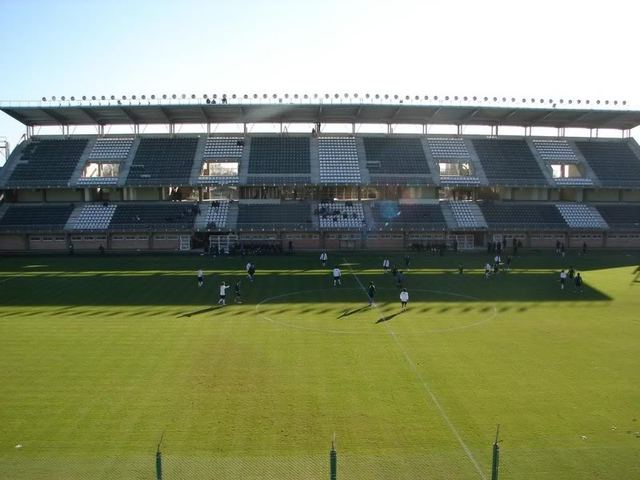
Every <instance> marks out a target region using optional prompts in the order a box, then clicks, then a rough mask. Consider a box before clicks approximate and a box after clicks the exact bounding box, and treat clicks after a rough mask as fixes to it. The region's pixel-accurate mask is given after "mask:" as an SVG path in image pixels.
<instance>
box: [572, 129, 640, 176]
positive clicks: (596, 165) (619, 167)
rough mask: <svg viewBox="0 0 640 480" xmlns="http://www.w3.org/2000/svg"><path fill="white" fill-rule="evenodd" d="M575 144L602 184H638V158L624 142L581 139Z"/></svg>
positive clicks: (639, 172) (639, 171) (639, 170)
mask: <svg viewBox="0 0 640 480" xmlns="http://www.w3.org/2000/svg"><path fill="white" fill-rule="evenodd" d="M576 145H577V147H578V149H579V150H580V153H582V155H583V156H584V158H585V159H586V160H587V162H588V163H589V165H590V166H591V168H592V169H593V171H594V173H595V174H596V176H597V177H598V179H599V180H600V183H601V184H602V186H606V187H617V186H637V185H640V159H638V157H637V156H636V154H635V153H634V152H633V150H631V148H630V147H629V145H628V144H627V143H626V142H623V141H620V140H611V141H601V140H600V141H591V142H589V141H581V142H576Z"/></svg>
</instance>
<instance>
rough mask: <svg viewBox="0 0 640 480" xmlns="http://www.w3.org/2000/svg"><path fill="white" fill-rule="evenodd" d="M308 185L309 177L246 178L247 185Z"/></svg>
mask: <svg viewBox="0 0 640 480" xmlns="http://www.w3.org/2000/svg"><path fill="white" fill-rule="evenodd" d="M310 183H311V177H310V176H306V177H301V176H299V175H280V176H279V177H270V176H266V175H263V176H259V177H258V176H249V177H247V185H309V184H310Z"/></svg>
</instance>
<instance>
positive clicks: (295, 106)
mask: <svg viewBox="0 0 640 480" xmlns="http://www.w3.org/2000/svg"><path fill="white" fill-rule="evenodd" d="M51 103H52V102H49V104H47V102H43V103H42V104H40V105H31V104H30V105H28V106H25V105H19V104H18V105H10V104H5V105H0V111H3V112H4V113H6V114H7V115H9V116H11V117H13V118H15V119H16V120H18V121H19V122H21V123H23V124H25V125H27V126H55V125H131V124H168V123H318V122H319V123H379V124H386V123H392V124H418V125H420V124H430V125H504V126H521V127H522V126H524V127H529V126H531V127H554V128H612V129H620V130H626V129H632V128H635V127H637V126H639V125H640V111H637V110H623V109H600V108H594V109H586V108H582V109H578V108H574V109H564V108H555V107H551V106H549V107H542V106H540V107H526V108H525V107H516V106H511V107H504V106H473V105H462V106H461V105H415V104H414V105H412V104H399V105H398V104H395V105H393V104H374V103H315V104H309V103H307V104H303V103H273V104H265V103H263V104H256V103H228V104H220V103H218V104H207V103H204V102H197V103H188V104H159V103H152V104H134V103H132V102H126V103H122V104H111V105H107V104H99V105H90V104H80V103H79V104H69V105H57V104H55V105H51Z"/></svg>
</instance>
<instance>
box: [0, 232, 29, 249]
mask: <svg viewBox="0 0 640 480" xmlns="http://www.w3.org/2000/svg"><path fill="white" fill-rule="evenodd" d="M26 248H27V246H26V238H25V235H0V250H4V251H14V250H25V249H26Z"/></svg>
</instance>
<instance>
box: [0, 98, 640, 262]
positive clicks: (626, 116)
mask: <svg viewBox="0 0 640 480" xmlns="http://www.w3.org/2000/svg"><path fill="white" fill-rule="evenodd" d="M0 110H1V111H3V112H4V113H6V114H7V115H9V116H11V117H13V118H14V119H16V120H17V121H19V122H21V123H22V124H24V125H25V127H26V130H27V134H26V136H25V137H24V140H23V141H22V142H21V143H20V144H19V145H17V146H16V147H15V149H14V150H13V151H12V152H11V153H10V155H9V156H8V159H7V161H6V163H5V165H4V167H3V168H2V169H0V189H1V190H2V192H3V202H2V204H1V206H0V251H5V252H10V251H55V250H66V249H68V248H70V246H72V247H73V248H74V249H76V250H86V251H92V250H93V251H97V250H98V249H100V250H102V249H105V250H109V251H131V250H136V251H137V250H141V251H144V250H149V251H175V250H180V251H190V250H209V249H211V248H215V249H218V250H219V249H222V250H226V251H228V250H229V249H232V248H233V247H234V246H236V245H242V244H249V243H250V244H252V245H255V244H264V245H269V246H271V247H277V248H287V246H292V247H293V248H295V249H297V250H319V249H366V248H375V249H396V250H400V249H406V248H422V247H425V246H428V245H430V244H431V245H432V244H438V245H452V244H453V243H454V242H455V244H456V246H457V247H458V248H461V249H479V248H485V246H486V245H487V243H489V242H494V241H503V240H506V241H509V242H512V241H518V242H521V244H522V245H523V246H524V247H532V248H545V247H553V246H555V245H556V244H557V242H562V243H563V244H565V245H566V246H567V247H568V248H582V247H583V246H585V245H586V246H588V247H589V248H607V247H611V248H628V247H640V147H639V146H638V144H637V142H636V141H635V140H634V139H633V138H632V137H631V135H630V130H631V129H633V128H635V127H637V126H638V125H640V111H633V110H627V109H619V108H616V109H613V108H612V109H608V108H590V107H587V106H585V107H584V108H557V107H556V106H555V105H553V106H517V107H514V106H511V107H504V106H493V105H481V106H478V105H453V104H452V105H444V104H438V105H435V104H413V103H411V102H406V103H397V104H394V105H387V104H377V103H373V102H372V103H365V102H351V103H348V102H345V103H341V102H328V103H327V102H325V103H322V102H318V103H282V102H278V103H272V104H269V103H252V102H246V101H240V100H238V101H235V100H234V99H232V98H229V99H228V101H227V100H226V97H225V102H220V103H215V102H212V101H211V99H205V98H202V99H200V100H195V101H191V102H182V103H167V104H161V103H160V102H154V103H152V102H144V103H143V102H140V103H138V104H135V103H133V102H127V104H126V105H123V104H122V103H121V102H115V101H114V102H106V103H105V102H100V101H98V102H93V104H92V102H74V103H71V102H67V103H65V104H60V103H53V102H46V101H43V102H41V103H39V104H24V105H22V104H17V105H3V106H0ZM191 124H199V125H203V126H205V128H206V133H176V132H177V131H178V130H180V129H179V128H176V126H181V125H191ZM255 124H280V125H281V126H282V125H290V124H301V125H302V124H304V125H307V124H308V125H311V126H313V128H309V131H308V133H300V132H297V133H293V132H288V131H286V130H283V129H282V128H281V131H280V132H276V133H252V130H251V128H250V127H249V126H250V125H255ZM335 124H340V125H345V124H346V125H350V126H351V127H352V128H351V132H350V133H337V132H336V130H335V129H333V128H332V126H333V125H335ZM371 124H375V125H378V126H381V127H382V128H383V129H385V131H383V132H382V133H364V132H362V133H361V132H360V129H359V127H357V126H359V125H371ZM143 125H154V126H166V127H167V131H168V133H166V134H159V133H153V134H151V133H150V134H144V133H141V130H142V129H141V128H140V127H141V126H143ZM231 125H234V126H238V125H239V126H241V131H242V133H238V132H237V130H234V129H231V128H230V129H228V130H227V131H228V133H220V132H224V131H225V126H231ZM395 125H411V126H415V127H418V128H419V129H420V133H395V132H394V128H393V126H395ZM111 126H131V127H132V128H131V131H132V132H133V133H129V134H108V133H106V132H107V131H108V130H109V127H111ZM212 126H215V128H212ZM434 126H450V127H452V128H454V129H455V133H430V129H431V128H432V127H434ZM40 127H47V128H49V129H51V128H52V127H56V128H58V129H59V131H60V132H61V133H59V134H47V135H36V134H35V133H36V131H37V129H38V128H40ZM70 127H73V128H75V127H92V128H94V129H95V131H96V132H97V133H94V134H74V133H71V128H70ZM466 127H474V129H475V130H474V131H477V130H478V129H480V128H485V129H486V133H485V134H478V133H474V134H465V133H464V131H465V128H466ZM503 127H521V129H522V133H521V134H520V135H513V134H511V133H510V134H509V135H502V134H501V129H503ZM538 129H546V130H547V133H548V131H549V129H553V132H554V135H552V136H549V135H537V134H536V133H537V130H538ZM567 129H571V131H574V130H577V129H581V131H583V132H585V135H584V136H581V137H579V136H565V131H566V130H567ZM605 129H606V130H607V131H609V132H610V131H617V132H618V133H619V135H618V137H617V138H612V137H602V136H601V135H599V132H600V131H601V130H605ZM511 130H513V128H511ZM511 130H510V132H511ZM214 131H215V133H212V132H214Z"/></svg>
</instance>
